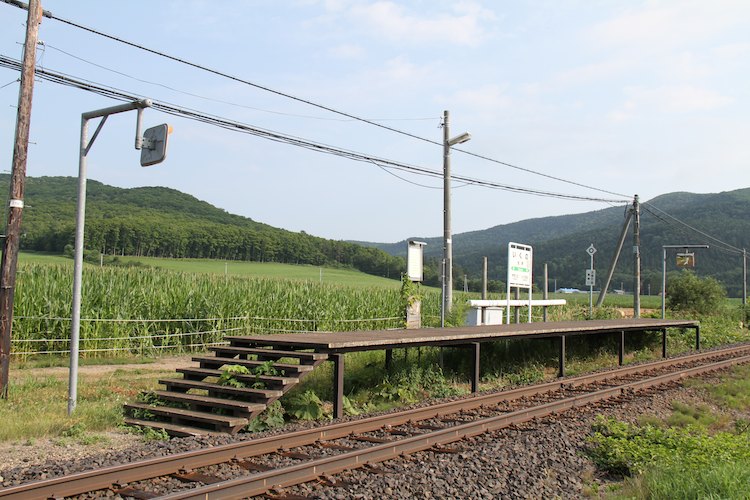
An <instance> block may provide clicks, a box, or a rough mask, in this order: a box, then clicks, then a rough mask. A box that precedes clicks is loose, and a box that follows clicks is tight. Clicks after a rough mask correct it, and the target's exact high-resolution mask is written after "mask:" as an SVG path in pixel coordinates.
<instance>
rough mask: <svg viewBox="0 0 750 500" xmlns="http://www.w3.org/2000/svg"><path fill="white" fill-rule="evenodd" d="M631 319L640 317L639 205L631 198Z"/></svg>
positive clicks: (636, 198) (636, 196) (635, 198)
mask: <svg viewBox="0 0 750 500" xmlns="http://www.w3.org/2000/svg"><path fill="white" fill-rule="evenodd" d="M633 317H634V318H640V317H641V205H640V202H639V201H638V195H635V197H634V198H633Z"/></svg>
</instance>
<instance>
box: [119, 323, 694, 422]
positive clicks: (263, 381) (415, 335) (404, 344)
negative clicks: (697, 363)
mask: <svg viewBox="0 0 750 500" xmlns="http://www.w3.org/2000/svg"><path fill="white" fill-rule="evenodd" d="M668 328H679V329H694V330H695V334H696V344H695V345H696V349H699V348H700V325H699V323H698V322H697V321H681V320H660V319H630V320H627V319H620V320H599V321H563V322H547V323H519V324H510V325H484V326H469V327H462V328H423V329H414V330H376V331H359V332H336V333H333V332H316V333H297V334H274V335H248V336H245V335H233V336H228V337H225V340H227V341H228V343H229V345H226V346H217V347H212V348H211V349H210V350H211V351H213V356H197V357H194V358H193V361H195V362H197V363H199V366H197V367H190V368H180V369H178V370H177V373H178V374H180V375H181V376H182V377H181V378H169V379H163V380H160V381H159V383H160V384H162V385H164V386H165V390H163V391H154V392H153V393H152V394H151V395H150V399H151V401H150V403H149V404H143V403H130V404H126V405H125V410H126V414H127V418H126V420H125V421H126V423H128V424H131V425H137V426H141V427H152V428H155V429H163V430H165V431H166V432H168V433H169V434H172V435H179V436H185V435H200V434H207V433H222V432H224V433H235V432H238V431H240V430H241V429H243V428H244V427H245V426H246V425H247V424H248V423H249V422H250V420H251V419H253V418H255V417H256V416H258V415H259V414H260V413H261V412H263V411H264V410H265V409H266V408H267V407H268V406H269V405H270V404H271V403H273V402H274V401H276V400H277V399H278V398H279V397H281V396H282V395H283V394H284V393H286V392H287V391H289V390H290V389H291V388H292V387H294V386H295V385H296V384H297V383H299V381H300V379H301V378H303V377H305V376H306V375H308V374H309V373H311V372H312V371H313V370H314V369H315V367H317V366H318V365H320V364H321V363H324V362H326V361H332V362H333V365H334V370H333V371H334V377H333V393H334V395H335V399H334V416H336V417H341V416H342V415H343V397H344V354H345V353H348V352H356V351H373V350H386V353H389V352H390V351H389V350H391V349H395V348H408V347H418V346H454V347H467V348H470V350H471V355H472V362H471V364H472V376H471V381H472V383H471V386H472V392H476V391H477V390H478V386H479V376H480V366H479V353H480V345H481V343H483V342H491V341H497V340H503V339H518V338H545V337H557V338H559V339H560V340H559V342H560V344H559V345H560V370H559V375H560V376H561V377H562V376H564V374H565V339H566V337H568V336H571V335H591V334H615V333H616V334H618V335H619V336H620V354H619V358H620V364H622V362H623V353H624V350H625V334H626V333H628V332H649V331H660V332H661V333H662V355H663V356H666V352H667V351H666V346H667V342H666V331H667V329H668ZM388 359H389V357H388V355H387V354H386V364H387V363H388ZM229 367H233V370H232V375H231V377H229V379H230V380H222V376H223V375H224V374H225V370H228V369H229ZM237 369H242V372H243V373H239V372H238V371H237Z"/></svg>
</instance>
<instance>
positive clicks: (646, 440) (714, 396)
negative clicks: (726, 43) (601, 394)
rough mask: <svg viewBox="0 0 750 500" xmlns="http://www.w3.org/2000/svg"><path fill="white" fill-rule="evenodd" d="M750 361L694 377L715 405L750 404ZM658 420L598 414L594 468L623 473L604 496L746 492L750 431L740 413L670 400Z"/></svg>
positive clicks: (743, 408)
mask: <svg viewBox="0 0 750 500" xmlns="http://www.w3.org/2000/svg"><path fill="white" fill-rule="evenodd" d="M749 375H750V367H748V366H740V367H736V368H733V369H732V370H730V371H728V372H725V373H723V374H722V378H721V381H719V382H718V383H717V381H716V380H712V381H710V382H706V381H702V380H695V381H688V382H687V383H688V385H691V386H693V387H698V388H700V389H703V390H704V391H705V393H706V394H707V395H708V397H709V400H713V401H714V402H715V403H716V404H717V405H718V406H719V407H720V408H732V409H734V410H739V411H741V412H746V411H747V410H748V409H750V383H748V382H747V379H748V376H749ZM672 410H673V411H672V414H671V415H670V416H669V417H667V418H665V419H664V420H659V419H657V418H655V417H648V418H642V419H641V421H640V424H639V425H637V426H636V425H630V424H626V423H622V422H617V421H615V420H611V419H610V420H605V419H600V420H599V421H598V422H597V423H596V424H595V426H594V430H595V431H596V432H595V433H594V435H593V436H592V438H591V439H590V442H589V444H590V447H589V450H588V453H589V455H590V456H591V457H592V458H593V459H594V461H595V462H596V463H597V465H598V466H599V468H600V470H602V471H604V472H608V473H610V474H614V475H624V476H625V481H624V482H623V483H622V487H621V488H620V489H619V491H616V492H615V493H613V494H611V495H609V496H608V498H618V499H619V498H623V499H625V498H628V499H641V498H643V499H657V500H658V499H664V500H666V499H686V500H687V499H698V498H715V499H719V498H749V496H748V492H750V432H748V427H749V426H748V422H747V421H745V420H744V419H739V420H734V419H733V418H732V414H731V413H728V412H725V411H722V410H720V411H718V412H717V411H716V410H715V409H713V408H710V407H709V406H707V405H704V404H695V405H693V404H686V403H682V402H677V401H675V402H673V404H672Z"/></svg>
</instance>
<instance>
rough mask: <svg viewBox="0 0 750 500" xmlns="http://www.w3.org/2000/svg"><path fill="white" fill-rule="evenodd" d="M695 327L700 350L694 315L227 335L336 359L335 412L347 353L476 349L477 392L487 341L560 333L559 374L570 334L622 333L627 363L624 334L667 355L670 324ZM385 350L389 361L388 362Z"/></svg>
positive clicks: (340, 400) (338, 413)
mask: <svg viewBox="0 0 750 500" xmlns="http://www.w3.org/2000/svg"><path fill="white" fill-rule="evenodd" d="M669 328H678V329H683V330H684V329H693V330H695V349H696V350H699V349H700V323H699V322H698V321H692V320H663V319H651V318H638V319H616V320H592V321H556V322H546V323H545V322H543V323H513V324H509V325H508V324H506V325H482V326H467V327H460V328H420V329H413V330H406V329H399V330H374V331H359V332H316V333H292V334H275V335H249V336H230V337H226V339H227V340H229V341H230V342H231V343H232V345H242V346H246V347H249V348H254V347H261V348H262V347H266V348H269V347H270V348H273V349H288V350H303V349H304V350H313V351H315V352H319V353H326V354H327V355H328V360H329V361H332V362H333V365H334V375H333V392H334V395H335V396H334V402H333V408H334V417H336V418H338V417H341V416H343V397H344V354H345V353H348V352H356V351H377V350H386V352H388V350H389V349H396V348H408V347H419V346H457V347H460V346H463V347H469V348H471V350H472V353H471V356H472V363H471V364H472V375H471V390H472V392H477V390H478V388H479V379H480V364H479V352H480V345H481V343H483V342H492V341H497V340H504V339H519V338H548V337H557V338H559V339H560V340H559V342H560V343H559V345H560V350H559V370H558V375H559V376H560V377H563V376H565V339H566V338H567V337H569V336H573V335H592V334H618V335H619V336H620V339H619V340H620V342H619V344H620V345H619V363H620V364H622V363H623V358H624V352H625V334H626V333H629V332H630V333H637V332H661V335H662V356H663V357H666V356H667V329H669ZM388 359H389V358H388V356H387V355H386V364H387V363H388Z"/></svg>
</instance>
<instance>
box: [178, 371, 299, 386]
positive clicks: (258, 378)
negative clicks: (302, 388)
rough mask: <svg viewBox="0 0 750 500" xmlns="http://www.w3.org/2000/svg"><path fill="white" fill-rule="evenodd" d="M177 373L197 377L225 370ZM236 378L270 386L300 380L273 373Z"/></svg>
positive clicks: (215, 375)
mask: <svg viewBox="0 0 750 500" xmlns="http://www.w3.org/2000/svg"><path fill="white" fill-rule="evenodd" d="M176 371H177V373H182V374H183V375H188V376H195V377H220V376H221V375H222V374H223V373H224V371H223V370H214V369H211V368H177V370H176ZM234 378H236V379H237V380H239V381H241V382H245V383H249V384H252V383H253V382H263V383H265V384H267V385H268V386H269V387H274V386H281V387H284V386H287V385H294V384H296V383H298V382H299V378H297V377H276V376H271V375H243V374H241V373H235V374H234Z"/></svg>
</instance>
